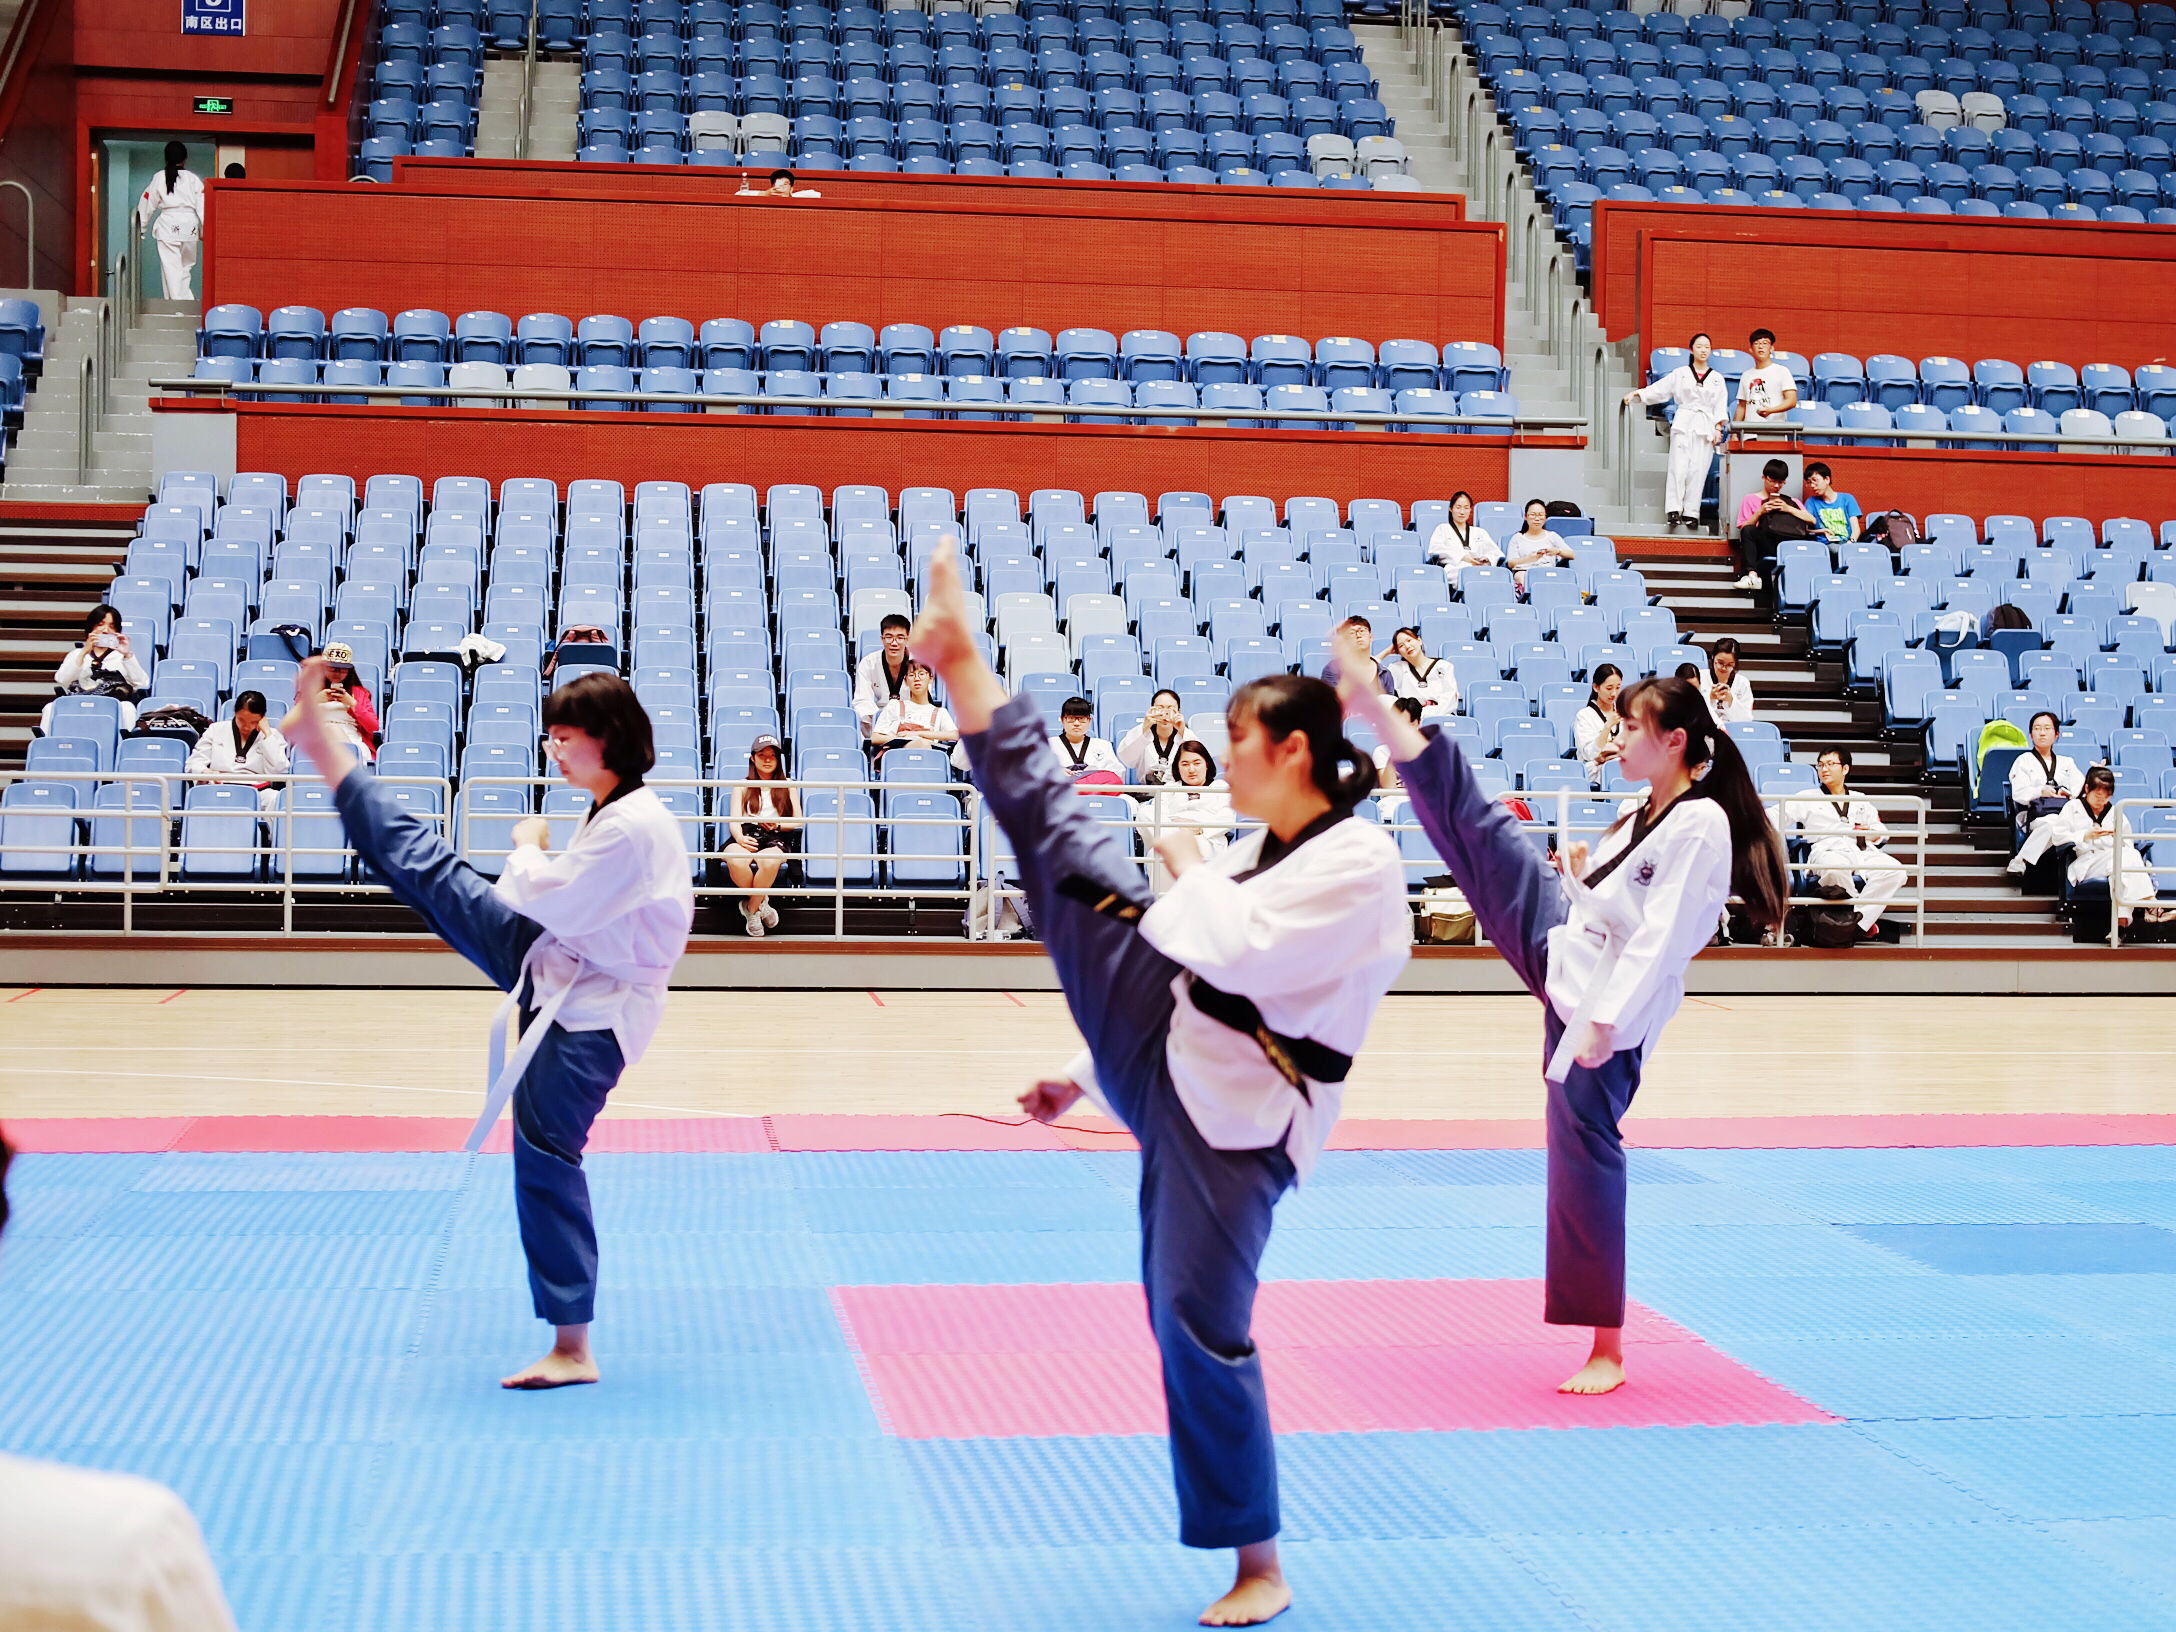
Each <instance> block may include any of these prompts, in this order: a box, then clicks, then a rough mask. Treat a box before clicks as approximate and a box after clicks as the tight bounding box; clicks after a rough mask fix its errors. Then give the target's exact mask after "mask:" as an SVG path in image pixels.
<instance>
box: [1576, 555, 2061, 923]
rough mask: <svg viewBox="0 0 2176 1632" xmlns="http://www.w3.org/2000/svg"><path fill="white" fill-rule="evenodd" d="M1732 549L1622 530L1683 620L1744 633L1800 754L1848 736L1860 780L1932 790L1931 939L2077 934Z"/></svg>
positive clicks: (1898, 789)
mask: <svg viewBox="0 0 2176 1632" xmlns="http://www.w3.org/2000/svg"><path fill="white" fill-rule="evenodd" d="M1727 552H1728V547H1727V546H1726V545H1724V544H1723V543H1722V542H1721V541H1720V540H1717V539H1711V538H1700V539H1688V538H1683V537H1679V538H1640V537H1638V536H1636V535H1635V536H1626V535H1625V534H1619V535H1618V538H1617V553H1618V554H1619V555H1620V556H1621V557H1623V558H1624V560H1625V563H1626V564H1627V565H1628V566H1633V567H1637V568H1638V569H1639V570H1640V571H1641V572H1642V573H1644V574H1645V575H1646V577H1647V583H1648V587H1649V588H1650V589H1652V590H1653V591H1654V592H1655V593H1656V594H1658V595H1660V596H1661V597H1662V604H1663V605H1665V606H1667V607H1669V608H1670V610H1671V611H1673V612H1675V613H1676V614H1677V621H1678V626H1679V627H1680V628H1683V629H1687V630H1690V631H1692V632H1693V633H1694V634H1695V635H1697V636H1698V637H1699V638H1700V640H1701V641H1702V642H1705V641H1708V640H1712V639H1714V638H1715V637H1716V636H1719V635H1731V636H1735V637H1736V639H1737V641H1738V644H1739V647H1740V648H1741V651H1742V654H1743V656H1744V659H1745V673H1746V678H1747V679H1749V680H1750V681H1751V682H1752V685H1753V698H1754V712H1755V714H1756V716H1757V717H1758V718H1760V719H1764V720H1772V721H1774V722H1775V724H1776V725H1777V727H1778V728H1779V729H1781V731H1782V732H1783V737H1784V740H1785V741H1786V742H1787V743H1789V744H1790V747H1791V757H1792V758H1793V759H1795V760H1803V761H1804V762H1806V763H1807V764H1811V763H1812V762H1813V760H1814V759H1815V757H1816V756H1817V755H1819V753H1820V752H1821V750H1822V749H1823V748H1827V747H1832V746H1833V747H1840V748H1843V749H1844V750H1846V751H1847V752H1848V753H1849V754H1850V755H1851V759H1852V764H1853V766H1854V771H1853V775H1852V783H1853V786H1855V787H1857V788H1859V789H1860V790H1862V791H1863V792H1866V793H1870V794H1906V795H1908V794H1917V795H1920V796H1921V797H1924V798H1926V799H1927V800H1928V801H1929V803H1930V805H1931V806H1932V808H1931V810H1930V811H1929V814H1928V839H1927V862H1928V867H1927V882H1928V904H1927V942H1928V945H1929V946H1930V947H1932V948H1934V949H1936V950H1950V949H1964V948H1993V947H2011V948H2016V949H2018V950H2020V951H2026V950H2043V951H2044V950H2047V949H2050V948H2052V947H2055V946H2059V945H2066V944H2068V935H2069V930H2068V927H2067V926H2066V925H2065V924H2064V923H2063V922H2062V920H2061V919H2060V918H2059V917H2058V916H2057V915H2056V913H2055V911H2054V903H2053V901H2052V900H2051V899H2049V898H2045V897H2035V896H2027V895H2022V894H2020V893H2019V891H2018V889H2017V886H2016V884H2015V882H2014V881H2012V880H2011V879H2010V878H2008V877H2007V876H2006V875H2005V874H2004V872H2003V866H2004V863H2006V862H2007V861H2008V860H2009V851H2008V849H2007V848H2006V847H2002V843H2003V841H2002V837H2001V835H2000V834H1995V833H1983V834H1981V835H1979V837H1978V839H1977V840H1976V838H1975V835H1974V833H1973V832H1972V831H1970V830H1968V829H1967V828H1966V826H1965V824H1964V820H1963V805H1964V793H1963V790H1962V789H1961V788H1959V787H1958V786H1957V785H1956V784H1955V783H1933V784H1929V783H1926V782H1923V781H1922V780H1921V779H1920V778H1921V771H1922V768H1923V767H1922V755H1921V753H1920V750H1919V746H1918V745H1917V744H1916V743H1912V742H1890V741H1886V740H1884V738H1883V736H1882V729H1881V705H1880V703H1879V702H1878V701H1874V700H1871V699H1869V700H1865V701H1860V700H1856V699H1853V698H1851V697H1848V696H1846V695H1845V692H1844V671H1843V665H1842V664H1841V663H1838V662H1834V661H1821V662H1816V661H1815V659H1814V657H1813V654H1812V653H1811V652H1810V651H1809V649H1808V647H1809V634H1810V632H1809V630H1808V629H1807V627H1806V624H1805V621H1804V620H1803V619H1798V620H1795V621H1792V622H1787V623H1784V624H1782V625H1781V626H1779V625H1778V624H1777V623H1776V621H1775V618H1774V616H1773V613H1772V610H1771V603H1770V600H1769V596H1768V593H1767V592H1766V591H1765V590H1763V591H1760V592H1757V593H1756V592H1754V591H1750V590H1743V589H1738V588H1736V587H1734V581H1735V579H1736V578H1737V576H1738V574H1739V571H1740V570H1741V569H1740V567H1739V564H1738V562H1737V560H1736V558H1735V557H1734V556H1732V555H1731V554H1729V553H1727ZM1892 819H1893V818H1892ZM1983 844H1984V845H1985V846H1987V847H1983ZM1894 848H1895V849H1896V850H1897V853H1898V854H1899V855H1902V856H1905V857H1907V858H1908V857H1909V856H1910V854H1911V850H1910V846H1909V844H1908V843H1907V842H1906V841H1904V840H1901V839H1900V840H1898V841H1897V842H1896V844H1895V846H1894ZM1897 916H1898V918H1899V920H1900V921H1903V922H1905V923H1906V924H1907V933H1908V924H1909V920H1910V916H1911V915H1910V914H1909V913H1908V912H1906V911H1905V910H1903V909H1899V910H1898V913H1897Z"/></svg>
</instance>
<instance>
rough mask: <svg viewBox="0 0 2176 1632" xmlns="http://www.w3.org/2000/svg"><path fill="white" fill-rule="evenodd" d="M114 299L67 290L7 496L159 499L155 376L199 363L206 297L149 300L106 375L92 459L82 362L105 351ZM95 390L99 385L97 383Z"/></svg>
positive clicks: (1, 489) (66, 500) (65, 500)
mask: <svg viewBox="0 0 2176 1632" xmlns="http://www.w3.org/2000/svg"><path fill="white" fill-rule="evenodd" d="M105 308H106V302H105V300H104V299H103V298H102V297H99V298H94V297H90V296H82V295H70V296H68V297H67V302H66V307H65V309H64V310H63V312H62V313H61V320H60V325H59V327H58V328H57V329H55V330H54V332H53V334H52V335H51V336H50V337H49V338H48V339H47V341H46V362H45V371H44V373H43V374H41V375H40V376H39V379H38V383H37V385H36V387H35V388H33V390H32V391H31V393H30V395H29V397H28V398H27V399H26V400H25V402H24V405H23V428H22V431H21V432H20V433H19V434H18V435H17V436H16V439H15V445H14V447H13V449H12V450H11V451H10V453H9V455H8V463H7V479H6V484H5V485H4V486H0V499H5V500H9V501H16V500H21V501H27V502H29V503H33V504H36V503H57V504H143V503H145V502H146V501H148V500H149V499H150V497H151V464H152V459H151V381H153V380H155V379H175V378H185V377H187V375H188V374H189V372H190V370H191V369H193V368H194V367H195V366H196V326H197V303H196V302H195V301H193V300H145V301H142V302H140V303H139V307H138V311H137V315H136V320H135V322H134V323H133V324H132V325H131V327H130V328H129V330H128V332H127V333H126V334H125V335H123V336H122V337H121V357H120V361H119V363H118V364H117V366H116V368H115V372H114V377H113V378H112V379H111V380H109V381H107V382H106V389H105V400H104V412H103V415H102V423H100V424H99V425H98V427H97V428H96V429H94V430H93V431H92V432H91V447H90V457H89V459H88V460H87V461H86V460H85V459H84V458H83V422H82V403H83V375H82V365H83V361H84V359H85V358H87V357H91V356H93V355H94V354H95V352H96V351H97V348H98V346H99V343H100V335H101V324H102V323H103V322H104V321H105ZM94 389H95V388H94Z"/></svg>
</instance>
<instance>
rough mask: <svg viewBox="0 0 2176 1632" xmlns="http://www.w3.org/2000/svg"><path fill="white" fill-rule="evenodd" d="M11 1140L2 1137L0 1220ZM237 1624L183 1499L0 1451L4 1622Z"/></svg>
mask: <svg viewBox="0 0 2176 1632" xmlns="http://www.w3.org/2000/svg"><path fill="white" fill-rule="evenodd" d="M7 1167H8V1147H7V1143H6V1141H5V1140H4V1139H0V1227H4V1226H5V1225H6V1223H7V1216H8V1209H7ZM18 1627H20V1628H25V1629H29V1628H45V1627H54V1628H62V1627H66V1628H84V1629H86V1632H89V1629H96V1632H169V1629H175V1628H183V1627H186V1628H188V1629H190V1632H234V1617H233V1616H232V1615H231V1614H229V1613H228V1611H227V1600H226V1595H225V1593H223V1592H222V1591H221V1590H220V1587H219V1574H218V1572H217V1571H216V1570H214V1569H213V1568H212V1561H211V1557H210V1555H209V1554H207V1553H206V1552H205V1550H204V1537H203V1535H202V1533H201V1532H199V1531H198V1529H197V1527H196V1520H195V1519H194V1518H192V1517H190V1514H189V1509H188V1508H187V1507H186V1506H185V1505H184V1504H183V1502H182V1500H181V1498H180V1497H179V1496H176V1495H175V1494H174V1493H173V1492H172V1491H170V1490H168V1489H167V1488H166V1487H165V1486H164V1485H155V1484H153V1483H152V1482H151V1481H150V1480H148V1479H138V1478H136V1477H134V1476H133V1475H131V1474H125V1473H93V1472H92V1471H91V1470H90V1469H88V1468H70V1467H63V1466H62V1465H61V1464H60V1463H58V1462H32V1461H29V1460H27V1459H25V1458H22V1457H15V1456H0V1628H7V1629H10V1632H12V1629H14V1628H18Z"/></svg>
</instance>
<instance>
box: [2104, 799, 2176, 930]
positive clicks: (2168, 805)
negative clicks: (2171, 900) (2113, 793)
mask: <svg viewBox="0 0 2176 1632" xmlns="http://www.w3.org/2000/svg"><path fill="white" fill-rule="evenodd" d="M2148 810H2176V799H2118V800H2116V801H2115V802H2114V804H2113V805H2112V806H2111V807H2110V811H2109V815H2110V819H2111V820H2113V821H2114V823H2115V824H2116V830H2115V849H2114V852H2113V854H2112V855H2111V856H2110V858H2109V862H2108V944H2109V945H2110V946H2111V947H2118V946H2121V945H2122V944H2123V908H2122V901H2123V895H2124V891H2125V890H2126V889H2127V888H2128V887H2129V886H2131V885H2140V887H2142V888H2144V889H2146V890H2148V891H2150V892H2152V894H2153V895H2154V897H2155V901H2154V902H2153V903H2147V902H2143V901H2141V902H2139V903H2138V904H2136V906H2135V907H2134V908H2133V910H2134V911H2138V912H2143V911H2146V910H2147V909H2148V906H2149V905H2158V904H2159V896H2160V891H2161V884H2160V880H2161V879H2162V878H2163V877H2164V876H2167V875H2171V874H2176V862H2172V861H2163V860H2161V859H2159V858H2158V857H2156V858H2155V859H2154V860H2152V861H2145V857H2144V856H2143V855H2141V856H2140V858H2139V860H2140V861H2144V862H2145V875H2146V876H2145V878H2144V880H2143V882H2142V883H2141V881H2140V880H2139V878H2138V869H2137V867H2136V865H2134V864H2132V863H2131V862H2129V861H2128V860H2127V859H2126V854H2127V852H2128V851H2129V850H2130V848H2131V846H2132V845H2134V844H2168V845H2170V846H2171V848H2176V822H2171V823H2170V825H2169V828H2168V831H2167V832H2165V833H2154V832H2146V833H2141V832H2139V831H2138V824H2137V823H2136V822H2135V821H2133V820H2132V819H2131V818H2132V814H2133V813H2134V812H2137V811H2148Z"/></svg>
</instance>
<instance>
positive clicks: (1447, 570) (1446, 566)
mask: <svg viewBox="0 0 2176 1632" xmlns="http://www.w3.org/2000/svg"><path fill="white" fill-rule="evenodd" d="M1428 554H1429V555H1430V556H1431V557H1433V558H1434V559H1435V560H1438V561H1440V562H1442V563H1443V575H1444V576H1445V577H1446V578H1448V579H1449V580H1450V581H1451V587H1452V588H1454V589H1455V588H1456V587H1457V586H1458V575H1459V574H1460V573H1461V572H1463V571H1464V570H1465V569H1466V568H1468V567H1498V566H1502V565H1503V559H1504V552H1503V547H1502V546H1501V545H1499V544H1498V543H1497V542H1496V540H1494V539H1493V538H1491V537H1489V536H1488V529H1487V528H1486V527H1482V526H1479V525H1478V524H1476V523H1475V521H1474V519H1473V495H1472V494H1471V493H1468V492H1467V491H1466V490H1465V489H1464V488H1460V489H1459V490H1458V491H1457V492H1456V493H1453V494H1452V495H1451V519H1450V520H1449V521H1444V522H1438V523H1437V524H1436V530H1435V531H1434V532H1432V533H1430V534H1429V535H1428Z"/></svg>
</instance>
